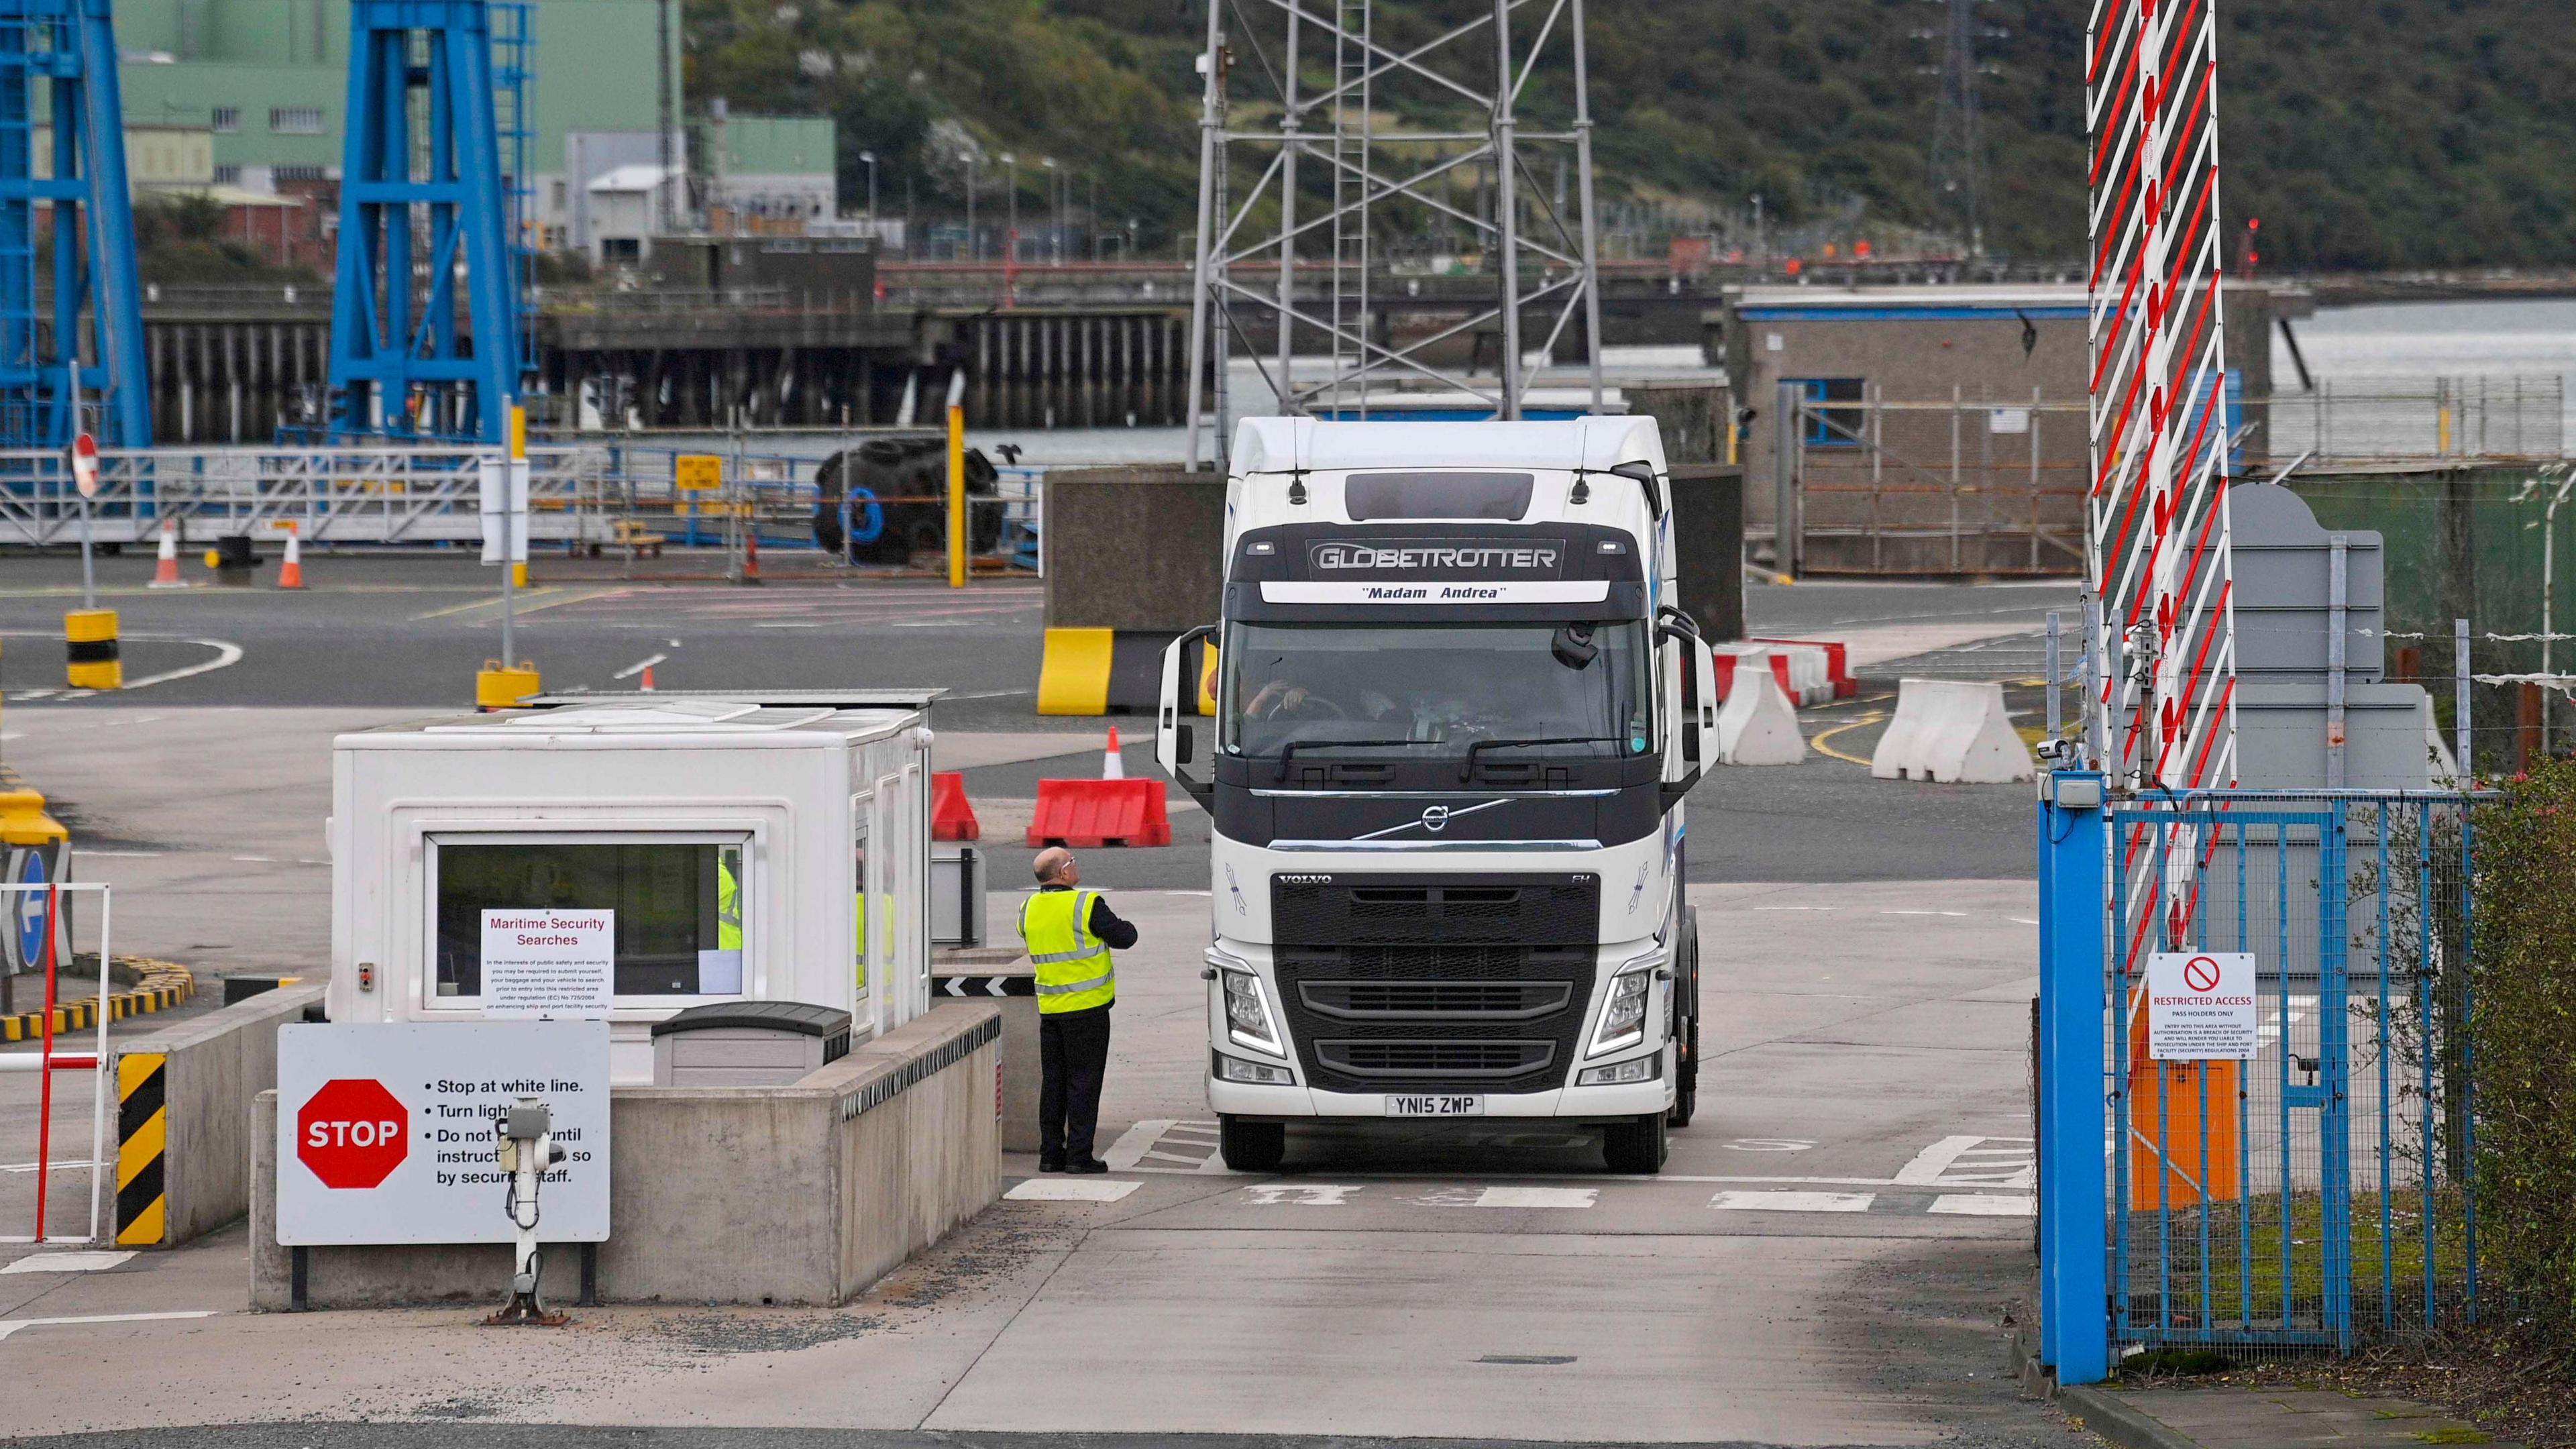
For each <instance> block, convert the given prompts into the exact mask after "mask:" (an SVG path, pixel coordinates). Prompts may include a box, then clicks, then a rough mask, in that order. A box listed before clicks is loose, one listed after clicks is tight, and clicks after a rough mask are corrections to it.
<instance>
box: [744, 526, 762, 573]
mask: <svg viewBox="0 0 2576 1449" xmlns="http://www.w3.org/2000/svg"><path fill="white" fill-rule="evenodd" d="M742 581H743V582H744V583H746V584H756V583H759V582H760V535H759V534H757V533H748V534H745V535H743V540H742Z"/></svg>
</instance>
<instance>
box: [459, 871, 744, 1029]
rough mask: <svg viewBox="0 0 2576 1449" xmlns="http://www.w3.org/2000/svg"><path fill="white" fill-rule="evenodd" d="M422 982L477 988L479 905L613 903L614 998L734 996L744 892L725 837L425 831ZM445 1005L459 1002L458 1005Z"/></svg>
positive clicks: (466, 993) (471, 991) (587, 906)
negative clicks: (429, 965) (428, 896)
mask: <svg viewBox="0 0 2576 1449" xmlns="http://www.w3.org/2000/svg"><path fill="white" fill-rule="evenodd" d="M430 844H431V847H432V850H433V852H434V853H433V855H432V859H431V867H430V874H431V878H432V884H431V890H432V892H433V894H434V897H435V900H436V903H437V904H436V919H435V923H434V926H433V933H432V941H431V948H432V952H433V955H434V957H435V963H436V972H435V975H434V976H433V978H432V980H433V983H434V984H433V986H432V989H433V990H434V991H435V992H436V993H437V995H438V996H439V997H440V998H441V999H442V1000H454V999H456V998H473V997H479V996H481V995H482V991H483V913H484V912H485V911H487V910H530V909H542V908H548V907H552V908H555V909H560V910H602V909H605V910H613V911H615V912H616V913H617V947H616V982H617V995H618V996H619V997H621V998H623V997H630V996H638V997H656V996H663V997H667V996H739V995H741V994H742V989H743V964H742V963H743V956H742V947H743V919H744V917H745V915H746V914H747V911H746V910H745V906H746V905H747V902H748V898H747V895H746V892H745V887H746V886H747V885H748V881H747V880H746V879H745V877H744V875H743V846H742V842H741V840H740V839H739V838H736V839H732V840H669V839H627V840H599V839H586V840H531V839H525V838H505V839H497V840H495V839H486V840H473V839H468V838H461V837H455V836H450V837H445V838H433V839H432V841H431V842H430ZM455 1004H458V1005H462V1004H464V1003H463V1002H462V1001H461V1000H459V1001H455Z"/></svg>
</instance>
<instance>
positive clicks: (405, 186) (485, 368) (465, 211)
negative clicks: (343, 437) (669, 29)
mask: <svg viewBox="0 0 2576 1449" xmlns="http://www.w3.org/2000/svg"><path fill="white" fill-rule="evenodd" d="M502 8H503V5H502V4H501V3H496V0H352V13H351V16H350V30H349V107H348V144H347V150H346V157H347V159H346V162H345V164H344V165H343V167H342V170H341V176H342V180H341V184H340V254H339V272H338V282H337V289H336V291H335V293H334V296H333V300H332V315H331V386H332V387H333V388H334V389H335V390H337V392H338V394H339V415H338V417H337V419H336V420H335V421H336V426H337V427H339V428H340V429H341V430H344V431H348V432H381V433H390V434H396V435H428V436H447V437H459V436H461V437H467V438H474V439H478V440H480V441H483V442H487V443H499V442H502V441H503V440H504V434H505V430H506V429H507V426H508V415H509V406H508V404H509V402H510V400H511V399H512V398H513V397H514V396H516V395H517V393H518V389H519V375H520V338H519V297H518V278H517V273H516V269H515V267H514V265H513V260H514V249H513V239H512V236H511V220H512V213H511V206H510V197H509V194H508V192H509V188H510V186H511V185H513V184H514V183H513V182H512V181H511V180H510V179H509V178H507V177H506V176H505V175H504V173H503V169H502V159H501V125H500V119H501V118H500V117H499V115H498V108H497V107H496V105H495V102H494V89H495V84H496V80H497V76H496V72H495V68H494V63H493V40H494V28H495V27H494V19H495V15H494V12H496V11H499V10H501V9H502Z"/></svg>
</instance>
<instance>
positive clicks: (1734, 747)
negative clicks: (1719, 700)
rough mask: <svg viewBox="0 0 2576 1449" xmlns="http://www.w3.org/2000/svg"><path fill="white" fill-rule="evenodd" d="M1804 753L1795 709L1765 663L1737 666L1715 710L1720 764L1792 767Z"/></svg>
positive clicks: (1803, 738) (1805, 751) (1805, 748)
mask: <svg viewBox="0 0 2576 1449" xmlns="http://www.w3.org/2000/svg"><path fill="white" fill-rule="evenodd" d="M1806 757H1807V737H1806V736H1805V735H1803V734H1801V733H1799V731H1798V710H1797V707H1796V706H1794V705H1792V704H1790V703H1789V697H1788V696H1787V695H1785V694H1782V693H1781V692H1780V681H1779V680H1777V679H1775V678H1773V677H1772V674H1771V670H1770V667H1769V666H1768V665H1767V664H1764V663H1760V662H1758V661H1757V662H1754V663H1751V664H1739V665H1738V666H1737V667H1736V671H1735V687H1734V688H1733V689H1732V690H1730V691H1728V693H1727V696H1726V704H1725V706H1724V707H1723V708H1721V709H1719V710H1718V712H1717V758H1718V762H1719V763H1720V764H1726V765H1794V764H1796V763H1798V762H1799V761H1800V760H1803V759H1805V758H1806Z"/></svg>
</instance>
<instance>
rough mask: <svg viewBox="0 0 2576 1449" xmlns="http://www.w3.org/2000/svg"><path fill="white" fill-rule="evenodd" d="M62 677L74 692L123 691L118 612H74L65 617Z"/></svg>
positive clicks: (95, 610)
mask: <svg viewBox="0 0 2576 1449" xmlns="http://www.w3.org/2000/svg"><path fill="white" fill-rule="evenodd" d="M63 656H64V667H63V674H64V677H65V678H67V679H68V680H69V681H70V682H71V687H72V688H74V689H123V688H124V687H125V663H124V661H123V660H122V659H121V658H119V657H118V653H117V644H116V611H115V610H114V609H74V610H72V611H71V612H70V613H68V614H65V615H63Z"/></svg>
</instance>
